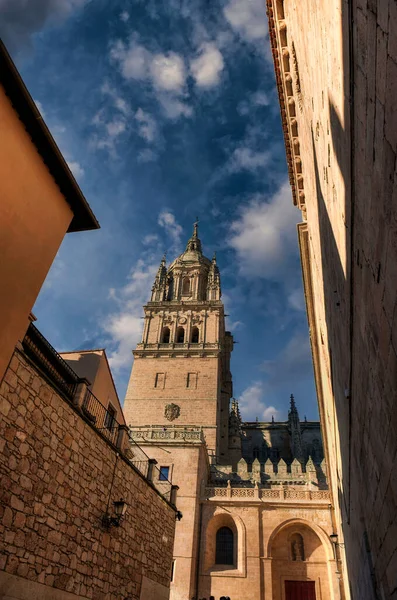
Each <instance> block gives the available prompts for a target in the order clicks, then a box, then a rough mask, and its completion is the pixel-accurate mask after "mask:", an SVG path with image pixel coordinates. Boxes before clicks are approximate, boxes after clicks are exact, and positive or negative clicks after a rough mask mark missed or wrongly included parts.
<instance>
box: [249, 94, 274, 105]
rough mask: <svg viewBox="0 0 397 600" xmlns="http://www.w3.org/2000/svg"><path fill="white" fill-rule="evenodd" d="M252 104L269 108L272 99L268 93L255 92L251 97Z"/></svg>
mask: <svg viewBox="0 0 397 600" xmlns="http://www.w3.org/2000/svg"><path fill="white" fill-rule="evenodd" d="M251 99H252V102H253V103H254V104H256V105H257V106H269V104H270V99H269V96H268V95H267V94H266V92H260V91H259V92H255V93H254V94H252V96H251Z"/></svg>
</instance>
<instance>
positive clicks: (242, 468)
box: [237, 458, 248, 475]
mask: <svg viewBox="0 0 397 600" xmlns="http://www.w3.org/2000/svg"><path fill="white" fill-rule="evenodd" d="M237 473H238V475H246V474H247V473H248V467H247V461H246V460H245V459H244V458H240V460H239V461H238V463H237Z"/></svg>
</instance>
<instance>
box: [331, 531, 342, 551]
mask: <svg viewBox="0 0 397 600" xmlns="http://www.w3.org/2000/svg"><path fill="white" fill-rule="evenodd" d="M329 539H330V540H331V542H332V543H333V544H334V546H338V548H344V547H345V544H339V543H338V534H337V533H331V535H330V536H329Z"/></svg>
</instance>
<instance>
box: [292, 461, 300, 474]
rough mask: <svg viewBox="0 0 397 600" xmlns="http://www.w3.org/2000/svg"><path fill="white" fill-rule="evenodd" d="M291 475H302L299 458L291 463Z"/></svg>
mask: <svg viewBox="0 0 397 600" xmlns="http://www.w3.org/2000/svg"><path fill="white" fill-rule="evenodd" d="M291 473H292V474H293V475H301V474H302V463H301V462H300V461H299V460H298V459H297V458H294V460H293V461H292V463H291Z"/></svg>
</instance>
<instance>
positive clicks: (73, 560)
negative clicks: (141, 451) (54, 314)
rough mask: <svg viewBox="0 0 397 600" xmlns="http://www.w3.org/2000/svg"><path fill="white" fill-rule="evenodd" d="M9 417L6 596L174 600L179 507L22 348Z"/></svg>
mask: <svg viewBox="0 0 397 600" xmlns="http://www.w3.org/2000/svg"><path fill="white" fill-rule="evenodd" d="M0 413H1V421H0V450H1V454H0V476H1V485H0V490H1V491H0V493H1V505H0V539H1V542H0V550H1V553H0V568H1V571H3V572H0V597H2V598H5V597H7V598H29V599H30V598H40V599H41V598H47V597H48V598H51V600H52V599H54V600H56V599H58V598H59V599H64V598H65V599H66V598H68V599H69V598H93V599H96V600H107V599H112V600H125V599H127V598H128V600H135V599H138V598H145V599H147V600H149V599H153V600H154V598H156V599H160V598H161V599H162V598H165V599H166V598H168V588H169V581H170V570H171V561H172V549H173V540H174V528H175V512H174V510H173V509H172V508H171V506H170V505H168V504H167V503H166V502H165V501H164V500H163V499H162V498H161V496H160V495H159V494H158V493H157V492H156V491H155V490H154V489H153V487H152V486H151V485H150V484H149V483H148V482H147V481H146V480H145V479H144V478H143V477H141V475H140V474H139V473H138V472H137V471H135V470H134V468H133V467H132V466H131V465H130V464H129V463H128V461H126V460H125V459H124V458H123V457H122V456H118V454H117V453H116V451H115V449H113V448H112V447H111V446H110V445H109V444H108V443H106V441H105V440H104V439H103V438H102V437H101V436H100V435H99V434H98V432H96V431H95V430H94V429H93V427H92V426H90V425H89V424H88V423H87V422H85V420H84V419H83V418H82V416H81V415H80V414H79V413H77V412H76V411H75V410H74V408H73V407H72V406H70V405H69V404H68V403H67V402H66V401H65V400H64V399H63V398H61V397H60V396H59V394H58V393H57V392H55V391H54V389H53V388H52V387H51V386H50V385H49V384H48V383H47V382H46V381H45V379H44V378H43V377H42V376H41V375H40V374H39V373H38V372H37V371H36V369H35V368H34V367H33V366H32V365H31V363H30V362H28V360H27V359H26V357H25V356H24V355H23V354H22V352H20V351H19V350H16V351H15V353H14V356H13V358H12V361H11V363H10V366H9V368H8V370H7V372H6V375H5V378H4V380H3V383H2V385H1V388H0ZM113 477H114V480H113ZM112 480H113V483H112ZM120 498H123V499H124V500H125V501H126V503H127V513H126V517H125V520H124V521H123V522H122V524H121V526H120V527H118V528H117V527H112V528H111V529H110V530H105V529H103V527H102V523H101V519H102V516H103V515H104V513H105V511H106V508H107V505H108V502H110V507H112V502H113V501H115V500H119V499H120ZM11 584H12V585H11ZM7 585H8V586H9V587H10V586H11V587H12V589H13V590H14V592H13V593H11V592H10V591H9V589H8V588H7ZM47 586H48V587H47ZM141 587H142V588H144V590H143V591H142V595H141ZM48 588H50V592H48ZM15 589H16V590H17V591H16V592H15ZM18 590H19V591H18ZM29 590H30V591H29ZM38 590H39V591H38ZM40 590H41V592H40ZM51 590H52V591H51ZM7 592H8V593H7ZM2 593H3V595H2ZM4 594H5V595H4ZM46 594H47V595H46ZM48 594H49V595H48Z"/></svg>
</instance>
